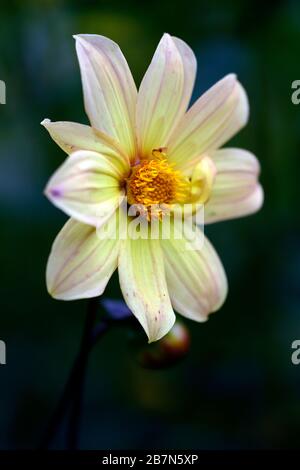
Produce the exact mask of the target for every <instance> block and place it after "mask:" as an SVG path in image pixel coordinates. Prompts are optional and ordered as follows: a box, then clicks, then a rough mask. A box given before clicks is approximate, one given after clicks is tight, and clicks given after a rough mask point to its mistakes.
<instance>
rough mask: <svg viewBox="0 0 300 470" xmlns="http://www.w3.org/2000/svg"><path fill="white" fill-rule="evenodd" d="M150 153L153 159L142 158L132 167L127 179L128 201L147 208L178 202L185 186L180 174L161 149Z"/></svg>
mask: <svg viewBox="0 0 300 470" xmlns="http://www.w3.org/2000/svg"><path fill="white" fill-rule="evenodd" d="M152 155H153V157H154V158H153V159H151V160H143V161H142V162H141V163H139V164H138V165H136V166H134V167H133V169H132V173H131V176H130V178H129V179H128V180H127V198H128V203H129V204H142V205H143V206H146V208H148V207H149V206H152V205H158V204H172V203H175V202H179V201H180V200H182V197H183V194H184V189H185V186H186V182H185V181H184V179H183V177H182V175H181V174H180V172H179V171H176V170H174V169H173V168H172V166H171V165H169V164H168V162H167V160H166V158H164V156H165V154H164V153H163V152H162V151H161V150H154V151H153V152H152Z"/></svg>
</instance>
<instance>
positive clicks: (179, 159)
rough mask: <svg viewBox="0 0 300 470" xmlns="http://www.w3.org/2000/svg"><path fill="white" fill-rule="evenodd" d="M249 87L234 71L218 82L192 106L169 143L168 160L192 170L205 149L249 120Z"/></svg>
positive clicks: (210, 147) (214, 145)
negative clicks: (244, 85) (247, 91)
mask: <svg viewBox="0 0 300 470" xmlns="http://www.w3.org/2000/svg"><path fill="white" fill-rule="evenodd" d="M248 115H249V106H248V99H247V96H246V93H245V90H244V89H243V87H242V86H241V84H240V83H239V82H238V81H237V79H236V76H235V75H233V74H231V75H227V76H226V77H225V78H223V79H222V80H220V81H219V82H218V83H216V84H215V85H214V86H213V87H212V88H210V89H209V90H208V91H207V92H206V93H204V95H202V96H201V97H200V98H199V99H198V100H197V101H196V103H195V104H194V105H193V106H192V107H191V108H190V109H189V111H188V112H187V113H186V115H185V116H184V117H183V119H182V120H181V122H180V124H179V126H178V127H177V129H176V130H175V132H174V134H173V135H172V137H171V138H170V141H169V143H168V160H169V162H170V163H175V164H176V165H177V168H179V169H180V170H181V171H183V172H185V173H188V172H190V171H191V169H192V167H193V166H194V165H195V163H196V162H197V161H198V160H199V157H200V156H201V155H202V154H204V153H209V152H211V151H213V150H216V149H218V148H219V147H221V146H222V145H223V144H224V143H225V142H227V141H228V140H229V139H230V138H231V137H232V136H233V135H234V134H236V133H237V132H238V131H239V130H240V129H241V128H242V127H243V126H244V125H245V124H246V123H247V120H248Z"/></svg>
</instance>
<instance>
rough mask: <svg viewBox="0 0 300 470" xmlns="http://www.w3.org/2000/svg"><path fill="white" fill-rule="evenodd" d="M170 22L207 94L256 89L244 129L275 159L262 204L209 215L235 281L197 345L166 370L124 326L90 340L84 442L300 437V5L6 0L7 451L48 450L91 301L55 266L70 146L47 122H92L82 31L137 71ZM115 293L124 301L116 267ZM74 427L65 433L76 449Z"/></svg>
mask: <svg viewBox="0 0 300 470" xmlns="http://www.w3.org/2000/svg"><path fill="white" fill-rule="evenodd" d="M163 32H169V33H171V34H173V35H176V36H178V37H181V38H182V39H184V40H185V41H186V42H187V43H189V44H190V46H191V47H192V48H193V49H194V51H195V53H196V55H197V59H198V76H197V83H196V88H195V93H194V99H195V98H196V97H198V96H199V95H200V94H201V93H202V92H203V91H204V90H206V89H207V88H208V87H209V86H211V85H212V84H213V83H214V82H216V81H217V80H218V79H220V78H221V77H223V76H224V75H225V74H227V73H229V72H236V73H237V75H238V76H239V79H240V81H241V82H242V83H243V85H244V86H245V88H246V90H247V92H248V95H249V100H250V109H251V114H250V122H249V125H248V126H247V127H246V128H245V129H244V130H243V131H242V132H241V133H240V135H238V136H237V137H235V138H234V139H233V141H232V144H233V145H236V146H240V147H244V148H247V149H249V150H251V151H252V152H254V153H255V154H256V155H257V156H258V158H259V160H260V162H261V166H262V175H261V179H262V183H263V186H264V189H265V194H266V197H265V204H264V207H263V210H262V211H261V212H259V213H258V214H256V215H254V216H251V217H248V218H244V219H239V220H235V221H228V222H224V223H219V224H216V225H213V226H210V227H208V228H207V229H206V233H207V234H208V235H209V236H210V239H211V240H212V241H213V243H214V245H215V247H216V249H217V250H218V252H219V254H220V256H221V258H222V260H223V262H224V265H225V268H226V271H227V274H228V279H229V286H230V288H229V295H228V299H227V301H226V303H225V305H224V307H223V308H222V309H221V310H220V311H219V312H218V313H216V314H215V315H213V316H211V317H210V319H209V321H208V322H207V323H206V324H196V323H192V322H188V321H186V322H185V324H186V326H187V327H188V328H189V330H190V334H191V338H192V345H191V350H190V353H189V355H188V356H187V357H186V358H185V359H184V360H183V361H182V362H181V363H180V364H178V365H177V366H174V367H173V368H170V369H167V370H164V371H151V370H146V369H143V368H141V367H140V366H139V365H138V364H137V362H136V358H135V354H134V353H133V352H132V350H131V335H132V334H131V333H130V332H129V331H127V330H126V329H123V328H116V329H114V330H113V331H111V332H110V333H109V334H108V335H107V336H106V337H104V338H103V340H102V341H101V342H99V344H98V345H97V346H96V347H95V349H94V350H93V352H92V354H91V357H90V363H89V369H88V376H87V383H86V392H85V400H84V409H83V421H82V426H81V440H80V447H81V448H82V449H89V448H94V449H116V448H122V449H127V448H142V449H150V448H160V449H164V448H166V449H168V448H173V449H177V448H178V449H179V448H187V449H192V448H194V449H240V448H247V449H253V448H289V447H299V432H300V365H299V366H298V367H297V366H295V365H293V364H292V362H291V353H292V349H291V343H292V341H293V340H294V339H300V287H299V278H300V239H299V197H300V190H299V188H300V183H299V179H300V155H299V152H300V145H299V144H300V132H299V129H300V105H299V106H296V105H293V104H292V102H291V94H292V89H291V83H292V82H293V81H294V80H296V79H300V66H299V48H300V3H299V2H298V1H296V0H295V1H285V2H284V1H278V0H277V1H273V2H272V3H271V4H268V3H267V2H266V3H265V2H262V1H250V0H249V1H243V2H242V1H240V2H238V1H234V0H232V1H228V2H225V1H224V2H222V1H218V0H211V1H209V2H202V1H201V0H197V1H193V0H187V1H184V2H180V1H174V0H173V1H168V0H167V1H157V2H156V1H151V2H141V1H133V0H132V1H127V2H125V1H124V0H110V1H97V2H92V1H82V2H79V1H69V2H68V1H63V0H48V1H34V0H31V1H30V0H27V1H25V0H22V1H21V0H20V1H14V0H11V1H9V2H1V12H0V79H1V80H4V81H5V82H6V86H7V104H6V105H0V155H1V171H0V205H1V230H0V241H1V314H0V339H2V340H4V341H5V342H6V344H7V365H6V366H0V448H1V449H14V448H36V447H37V445H38V442H39V439H40V436H41V433H42V431H43V430H44V428H45V426H46V423H47V421H48V420H49V417H50V415H51V413H52V412H53V409H54V407H55V404H56V403H57V400H58V398H59V396H60V394H61V392H62V389H63V385H64V383H65V381H66V378H67V376H68V374H69V371H70V367H71V365H72V362H73V359H74V357H75V355H76V353H77V351H78V347H79V342H80V338H81V335H82V329H83V325H84V312H85V307H86V302H85V301H78V302H59V301H55V300H53V299H51V298H50V296H49V295H48V294H47V292H46V288H45V265H46V261H47V257H48V254H49V250H50V247H51V244H52V241H53V239H54V237H55V236H56V234H57V232H58V231H59V229H60V228H61V226H62V225H63V223H64V221H65V220H66V217H65V215H64V214H63V213H61V212H60V211H59V210H57V209H55V208H54V207H53V206H51V204H50V203H49V202H48V201H47V200H46V198H45V197H44V196H43V194H42V192H43V188H44V186H45V184H46V182H47V180H48V178H49V177H50V175H51V174H52V172H53V171H54V170H55V169H56V168H57V167H58V166H59V165H60V163H61V162H62V161H63V159H64V158H65V154H64V153H63V152H62V151H61V150H60V149H59V147H58V146H56V144H55V143H54V142H52V140H51V138H50V137H49V135H48V133H47V132H46V131H45V130H44V129H43V128H42V127H41V126H40V121H41V120H42V119H44V118H50V119H52V120H54V121H55V120H69V121H76V122H81V123H87V118H86V116H85V114H84V110H83V103H82V91H81V83H80V76H79V68H78V64H77V59H76V54H75V48H74V40H73V38H72V34H76V33H98V34H102V35H105V36H108V37H109V38H111V39H113V40H115V41H116V42H118V43H119V45H120V46H121V48H122V50H123V52H124V54H125V56H126V58H127V60H128V62H129V65H130V67H131V69H132V71H133V75H134V78H135V79H136V81H137V83H139V82H140V80H141V78H142V76H143V73H144V72H145V70H146V68H147V66H148V64H149V61H150V59H151V56H152V54H153V52H154V50H155V47H156V45H157V43H158V41H159V39H160V37H161V35H162V33H163ZM105 295H106V296H108V297H112V298H121V296H120V291H119V287H118V279H117V276H115V277H114V278H113V281H112V282H111V283H110V284H109V287H108V289H107V291H106V294H105ZM64 446H65V441H64V434H63V431H62V432H61V433H60V434H59V435H58V436H57V438H56V439H55V441H54V443H53V447H54V448H64Z"/></svg>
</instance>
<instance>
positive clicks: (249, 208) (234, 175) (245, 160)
mask: <svg viewBox="0 0 300 470" xmlns="http://www.w3.org/2000/svg"><path fill="white" fill-rule="evenodd" d="M212 159H213V161H214V163H215V165H216V168H217V176H216V179H215V182H214V185H213V188H212V194H211V197H210V199H209V201H208V203H207V204H206V205H205V215H204V221H205V223H206V224H209V223H212V222H218V221H222V220H226V219H233V218H237V217H242V216H245V215H249V214H252V213H254V212H256V211H258V210H259V209H260V208H261V206H262V204H263V198H264V197H263V190H262V187H261V186H260V184H259V183H258V182H257V180H258V176H259V172H260V166H259V163H258V161H257V159H256V157H255V156H254V155H253V154H252V153H250V152H248V151H246V150H242V149H237V148H226V149H221V150H218V151H216V152H215V153H214V154H213V155H212Z"/></svg>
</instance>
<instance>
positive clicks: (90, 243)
mask: <svg viewBox="0 0 300 470" xmlns="http://www.w3.org/2000/svg"><path fill="white" fill-rule="evenodd" d="M108 226H109V229H108V230H107V233H108V234H109V233H111V234H112V237H111V238H110V237H109V236H108V237H107V238H105V239H100V238H98V236H97V231H96V229H95V227H92V226H90V225H85V224H82V223H80V222H77V221H76V220H74V219H69V220H68V222H67V223H66V224H65V226H64V227H63V228H62V230H61V231H60V232H59V234H58V235H57V237H56V239H55V241H54V243H53V246H52V250H51V253H50V256H49V260H48V264H47V272H46V282H47V289H48V292H49V294H50V295H52V297H54V298H55V299H61V300H74V299H84V298H90V297H96V296H98V295H101V294H102V293H103V291H104V289H105V287H106V285H107V283H108V281H109V279H110V277H111V275H112V273H113V272H114V271H115V269H116V267H117V261H118V253H119V241H118V240H115V239H113V233H114V232H113V231H114V224H113V221H109V222H108Z"/></svg>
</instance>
